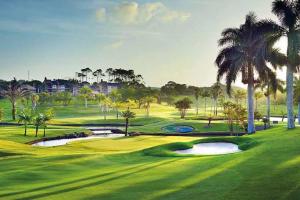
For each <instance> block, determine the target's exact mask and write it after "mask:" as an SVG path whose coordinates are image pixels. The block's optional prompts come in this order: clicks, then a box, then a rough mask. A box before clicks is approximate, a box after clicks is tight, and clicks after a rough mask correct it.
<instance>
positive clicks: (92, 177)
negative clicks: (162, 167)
mask: <svg viewBox="0 0 300 200" xmlns="http://www.w3.org/2000/svg"><path fill="white" fill-rule="evenodd" d="M145 165H147V164H143V165H138V166H134V167H128V168H125V169H122V170H132V169H136V168H137V167H143V166H145ZM119 171H120V170H116V171H113V172H107V173H103V174H98V175H93V176H88V177H85V178H80V179H74V180H72V181H67V182H63V183H58V184H53V185H48V186H42V187H38V188H33V189H29V190H23V191H19V192H10V193H6V194H0V198H1V197H7V196H12V195H19V194H26V193H31V192H36V191H39V190H45V189H51V188H54V187H59V186H64V185H69V184H73V183H77V182H80V181H87V180H90V179H95V178H101V177H105V176H109V175H112V174H116V173H118V172H119Z"/></svg>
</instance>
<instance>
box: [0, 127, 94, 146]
mask: <svg viewBox="0 0 300 200" xmlns="http://www.w3.org/2000/svg"><path fill="white" fill-rule="evenodd" d="M43 131H44V130H43V129H42V128H40V130H39V132H38V137H35V128H34V127H33V126H28V129H27V136H26V137H25V136H24V126H0V140H9V141H15V142H20V143H26V142H29V141H33V140H37V139H40V138H42V137H43V133H44V132H43ZM75 131H77V132H80V131H83V132H87V133H88V131H87V130H86V129H83V128H78V127H61V126H48V127H47V129H46V137H53V136H58V135H64V134H70V133H74V132H75Z"/></svg>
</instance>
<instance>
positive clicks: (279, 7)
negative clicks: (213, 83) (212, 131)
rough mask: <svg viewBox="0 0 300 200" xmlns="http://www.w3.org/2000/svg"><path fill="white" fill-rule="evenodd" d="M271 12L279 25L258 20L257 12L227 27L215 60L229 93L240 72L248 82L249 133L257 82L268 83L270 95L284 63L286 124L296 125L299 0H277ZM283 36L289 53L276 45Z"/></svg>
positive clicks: (299, 29) (299, 48)
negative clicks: (294, 89) (277, 70)
mask: <svg viewBox="0 0 300 200" xmlns="http://www.w3.org/2000/svg"><path fill="white" fill-rule="evenodd" d="M272 12H273V13H274V14H275V15H276V16H277V17H278V20H279V21H280V24H277V23H275V22H274V21H272V20H258V19H257V18H256V16H255V14H254V13H249V14H248V15H247V16H246V21H245V23H244V24H242V25H240V27H238V28H227V29H225V30H224V31H223V32H222V37H221V39H220V40H219V46H220V47H222V49H221V51H220V52H219V54H218V56H217V58H216V61H215V62H216V65H217V66H218V73H217V80H218V81H219V80H220V79H221V78H222V77H224V76H225V79H226V85H227V92H228V93H230V91H231V84H232V82H235V81H236V79H237V76H238V75H239V74H241V77H242V82H243V83H245V84H247V87H248V88H247V99H248V106H247V111H248V133H254V132H255V125H254V106H253V105H254V90H255V85H256V84H261V85H266V86H267V93H266V94H267V95H269V94H270V90H273V91H274V89H275V90H276V89H277V88H278V82H277V78H276V73H275V70H276V69H277V68H278V67H282V66H286V93H287V99H286V104H287V118H288V123H287V127H288V129H292V128H294V127H295V122H294V114H293V98H294V91H293V85H294V83H293V82H294V73H295V72H296V71H297V70H298V68H299V63H300V59H299V55H298V54H299V50H300V37H299V36H300V26H299V23H300V0H275V1H274V2H273V3H272ZM281 37H286V38H287V40H288V46H287V53H286V54H282V53H280V51H279V49H277V48H275V47H274V44H275V43H276V42H277V41H278V40H279V39H280V38H281Z"/></svg>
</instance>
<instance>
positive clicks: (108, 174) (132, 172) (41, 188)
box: [0, 159, 175, 200]
mask: <svg viewBox="0 0 300 200" xmlns="http://www.w3.org/2000/svg"><path fill="white" fill-rule="evenodd" d="M171 162H175V159H172V160H169V161H165V162H160V163H158V164H154V165H150V166H149V164H143V165H139V166H134V167H130V168H125V169H120V170H117V171H114V172H108V173H104V174H99V175H94V176H90V177H86V178H82V179H76V180H72V181H68V182H64V183H59V184H54V185H49V186H44V187H39V188H34V189H30V190H24V191H20V192H11V193H7V194H2V195H0V198H1V197H7V196H13V195H19V194H23V195H24V194H26V193H32V192H39V191H41V190H46V189H51V188H56V187H61V186H66V185H69V184H73V183H76V184H79V183H80V182H83V181H90V180H93V179H96V180H94V181H92V182H90V183H86V184H80V185H78V186H71V187H68V188H65V189H60V188H58V190H56V191H53V192H44V193H41V194H36V195H31V196H27V197H21V198H16V199H22V200H26V199H28V200H32V199H36V198H43V197H48V196H51V195H56V194H61V193H65V192H70V191H73V190H78V189H83V188H86V187H92V186H95V185H101V184H103V183H106V182H110V181H113V180H116V179H120V178H125V177H127V176H130V175H131V174H135V173H139V172H143V171H147V170H151V169H153V168H156V167H158V166H160V165H164V164H168V163H171ZM144 166H146V167H144ZM132 169H138V170H133V171H131V172H127V171H128V170H132ZM122 172H125V173H122ZM119 173H121V174H120V175H117V174H119ZM111 175H114V176H112V177H109V176H111ZM103 177H108V178H105V179H102V180H97V179H98V178H103Z"/></svg>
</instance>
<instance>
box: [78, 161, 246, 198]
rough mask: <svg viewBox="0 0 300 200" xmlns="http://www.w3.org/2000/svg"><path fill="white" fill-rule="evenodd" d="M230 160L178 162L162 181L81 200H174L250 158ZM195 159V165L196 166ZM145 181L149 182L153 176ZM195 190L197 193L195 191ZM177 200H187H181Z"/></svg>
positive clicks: (136, 185)
mask: <svg viewBox="0 0 300 200" xmlns="http://www.w3.org/2000/svg"><path fill="white" fill-rule="evenodd" d="M231 158H232V157H228V156H225V157H224V158H221V157H220V156H215V157H202V158H192V159H181V162H184V163H178V167H176V166H175V168H173V169H172V172H171V173H169V172H167V174H168V176H164V175H161V176H162V177H163V178H157V179H155V180H151V181H143V182H142V183H135V184H130V185H129V186H127V187H123V188H122V189H119V190H117V191H111V192H110V193H107V194H104V195H103V194H101V195H94V196H90V197H86V198H84V199H157V200H158V199H166V198H169V199H176V198H178V195H179V194H180V192H182V193H185V192H186V191H185V189H188V188H192V187H194V188H195V187H198V186H199V184H200V183H201V184H202V182H205V181H207V180H212V179H214V178H215V177H216V176H218V175H220V174H223V173H225V172H226V171H228V170H231V169H232V168H233V167H237V166H238V165H240V164H241V163H244V162H246V161H247V160H248V159H250V157H247V158H245V159H243V158H240V157H233V159H231ZM198 159H199V162H197V160H198ZM220 159H221V161H220ZM223 161H224V162H223ZM207 162H210V163H211V164H209V165H207V164H205V163H207ZM220 162H222V163H220ZM179 166H181V167H179ZM148 177H149V178H150V179H152V177H153V176H148ZM179 189H180V190H179ZM199 190H200V189H198V190H197V191H199ZM141 191H142V192H141ZM154 191H155V192H154ZM125 194H126V195H125ZM119 195H120V196H119ZM200 198H201V197H199V196H195V199H200ZM178 199H189V198H185V197H182V198H178ZM204 199H205V198H204Z"/></svg>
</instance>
